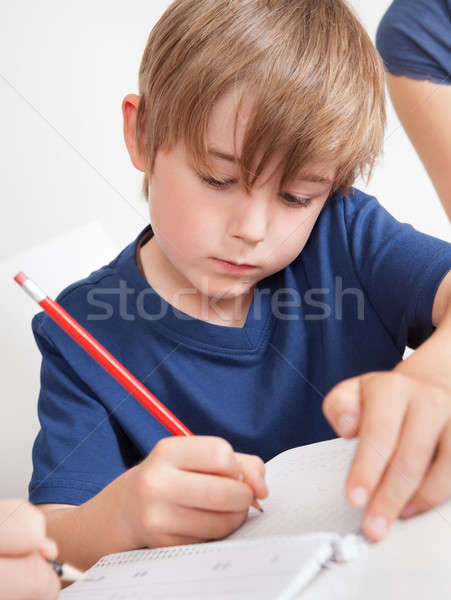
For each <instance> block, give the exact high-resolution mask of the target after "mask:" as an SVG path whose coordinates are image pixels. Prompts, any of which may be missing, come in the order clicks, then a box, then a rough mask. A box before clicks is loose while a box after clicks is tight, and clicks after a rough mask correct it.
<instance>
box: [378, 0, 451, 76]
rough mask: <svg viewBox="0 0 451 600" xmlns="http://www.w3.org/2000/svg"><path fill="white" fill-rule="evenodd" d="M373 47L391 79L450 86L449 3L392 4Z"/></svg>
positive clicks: (411, 0)
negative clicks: (397, 78)
mask: <svg viewBox="0 0 451 600" xmlns="http://www.w3.org/2000/svg"><path fill="white" fill-rule="evenodd" d="M376 47H377V49H378V51H379V54H380V55H381V57H382V59H383V61H384V64H385V68H386V70H387V71H388V72H389V73H391V74H393V75H397V76H402V75H404V76H406V77H409V78H411V79H419V80H429V81H432V82H435V83H443V84H451V0H395V1H394V2H392V4H391V5H390V6H389V8H388V10H387V12H386V13H385V14H384V16H383V18H382V20H381V22H380V23H379V27H378V29H377V33H376Z"/></svg>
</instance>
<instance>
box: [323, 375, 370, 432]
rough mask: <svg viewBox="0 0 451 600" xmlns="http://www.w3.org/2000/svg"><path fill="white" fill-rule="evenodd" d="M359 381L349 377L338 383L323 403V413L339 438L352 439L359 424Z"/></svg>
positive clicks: (359, 377) (356, 378) (357, 378)
mask: <svg viewBox="0 0 451 600" xmlns="http://www.w3.org/2000/svg"><path fill="white" fill-rule="evenodd" d="M360 380H361V376H358V377H351V378H350V379H345V380H344V381H342V382H340V383H338V384H337V385H336V386H335V387H333V388H332V389H331V391H330V392H329V393H328V394H327V396H326V397H325V398H324V401H323V413H324V416H325V417H326V419H327V420H328V421H329V423H330V425H331V426H332V427H333V428H334V429H335V431H336V432H337V433H338V435H339V436H341V437H344V438H353V437H355V436H356V435H357V433H358V430H359V424H360V412H361V410H360Z"/></svg>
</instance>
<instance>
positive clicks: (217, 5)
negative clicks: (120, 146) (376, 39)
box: [136, 0, 386, 200]
mask: <svg viewBox="0 0 451 600" xmlns="http://www.w3.org/2000/svg"><path fill="white" fill-rule="evenodd" d="M238 84H244V90H245V91H244V94H243V96H242V99H243V98H244V96H247V97H249V98H252V100H253V101H255V102H253V104H252V106H253V111H252V114H253V116H252V117H250V118H249V121H248V124H247V128H246V132H245V135H244V140H243V146H242V152H241V156H240V157H239V162H238V157H237V153H236V141H235V153H234V154H235V156H236V157H237V164H238V166H239V168H240V169H241V176H242V181H243V183H244V185H245V188H246V191H247V192H248V193H249V190H250V189H251V188H252V187H253V185H254V182H255V181H256V179H257V178H258V177H259V175H260V174H261V173H262V172H263V171H264V169H265V166H266V164H267V163H268V161H269V160H270V159H271V156H272V155H273V153H274V152H275V151H276V150H278V149H283V153H282V155H283V159H282V161H281V162H280V164H279V166H278V168H281V167H283V171H282V172H283V175H282V179H281V186H282V187H284V186H285V185H286V184H287V183H288V182H289V181H290V180H291V179H292V178H294V177H296V175H297V174H298V172H299V170H300V169H302V168H303V167H304V165H306V164H307V162H310V161H320V162H321V161H332V162H333V164H335V165H336V166H337V171H336V176H335V180H334V184H333V188H332V192H331V193H335V192H336V191H339V192H341V193H342V194H344V195H346V194H347V193H348V192H349V190H350V187H351V186H352V184H353V182H354V181H355V179H356V177H357V175H358V174H360V175H361V176H362V177H364V176H365V171H366V170H368V179H367V181H369V179H370V177H371V174H372V171H373V167H374V164H375V161H376V158H377V156H378V155H379V154H380V152H381V151H382V145H383V139H384V130H385V125H386V112H385V77H384V68H383V63H382V60H381V58H380V57H379V54H378V53H377V51H376V49H375V47H374V45H373V43H372V42H371V39H370V38H369V36H368V34H367V33H366V31H365V29H364V28H363V26H362V25H361V23H360V22H359V20H358V18H357V17H356V15H355V14H354V13H353V11H352V10H351V8H350V7H349V6H348V5H347V4H346V3H345V2H344V1H343V0H175V1H174V2H172V4H171V5H170V6H169V7H168V9H167V10H166V11H165V13H164V14H163V15H162V16H161V18H160V19H159V21H158V22H157V23H156V25H155V26H154V27H153V29H152V31H151V32H150V35H149V38H148V41H147V45H146V48H145V50H144V54H143V57H142V61H141V66H140V70H139V94H140V102H139V107H138V114H137V124H136V136H137V139H138V140H140V141H141V142H142V141H144V148H143V146H142V144H140V151H141V152H144V153H145V159H146V168H145V175H144V180H143V186H142V193H143V195H144V197H145V198H146V200H149V181H150V179H149V178H150V177H151V175H152V172H153V168H154V162H155V157H156V153H157V151H158V149H160V148H162V149H163V148H164V149H171V148H172V147H173V144H175V143H176V142H177V141H178V140H180V139H182V140H184V142H185V144H186V148H187V150H188V152H189V155H190V156H191V157H192V161H193V163H194V166H195V168H197V169H198V171H199V172H202V173H203V174H204V175H206V176H210V177H213V178H214V179H217V180H218V181H224V178H223V177H221V176H220V174H219V173H217V172H216V170H215V168H214V166H213V163H212V161H211V159H210V157H209V154H208V146H207V142H206V134H207V121H208V117H209V113H210V111H211V108H212V105H213V103H214V102H215V101H216V100H217V99H218V98H219V97H220V96H221V95H222V94H223V93H225V92H226V91H228V90H229V89H230V88H233V87H234V86H237V85H238ZM240 106H241V104H240ZM238 113H239V107H238V110H237V117H238ZM237 122H238V119H236V121H235V134H236V124H237ZM234 139H236V138H234ZM259 149H262V151H263V154H262V158H261V161H260V163H259V164H258V166H257V168H256V170H255V171H254V172H253V171H252V170H251V166H252V165H253V164H254V160H255V156H256V153H257V151H258V150H259ZM252 175H253V176H254V177H253V178H252Z"/></svg>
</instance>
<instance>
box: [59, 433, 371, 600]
mask: <svg viewBox="0 0 451 600" xmlns="http://www.w3.org/2000/svg"><path fill="white" fill-rule="evenodd" d="M355 444H356V440H344V439H341V438H339V439H335V440H329V441H326V442H320V443H318V444H311V445H308V446H301V447H299V448H293V449H291V450H287V451H286V452H283V453H281V454H279V455H278V456H276V457H275V458H273V459H272V460H270V461H268V463H266V473H267V482H268V487H269V490H270V495H269V496H268V498H267V499H266V500H263V501H261V504H262V507H263V509H264V513H259V512H258V511H256V510H255V509H253V508H251V509H250V511H249V515H248V518H247V520H246V522H245V523H244V524H243V525H242V527H241V528H240V529H239V530H238V531H236V532H234V533H233V534H232V535H230V536H228V537H227V538H226V539H224V540H221V541H219V542H209V543H206V544H194V545H189V546H174V547H170V548H161V549H155V550H136V551H132V552H122V553H118V554H110V555H108V556H105V557H103V558H102V559H100V561H99V562H97V563H96V564H95V565H94V566H93V567H92V568H91V569H89V571H87V572H86V575H85V578H84V579H83V580H82V581H79V582H77V583H75V584H73V585H72V586H70V587H69V588H67V589H66V590H64V591H63V592H62V593H61V598H62V599H63V600H72V599H73V600H76V599H80V600H91V599H92V600H148V599H149V598H152V600H163V599H164V600H178V599H180V600H185V599H186V600H188V599H192V600H194V599H199V600H202V599H209V600H211V599H212V598H214V599H215V600H223V599H224V600H225V599H227V600H231V599H240V600H241V599H243V600H254V599H255V600H257V599H258V600H266V599H268V600H289V599H291V598H295V597H297V596H298V595H299V593H300V592H301V591H302V589H304V588H305V587H306V586H307V585H308V584H309V583H310V582H311V581H312V580H313V579H314V578H315V577H320V576H321V575H320V574H321V571H322V570H323V569H325V568H340V566H339V564H338V563H340V562H346V561H349V560H355V559H358V556H359V555H360V554H361V553H362V552H363V551H365V549H366V548H367V542H366V541H365V539H364V538H363V536H362V535H361V534H360V532H359V524H360V520H361V516H362V512H363V509H360V510H357V509H354V508H352V507H350V506H349V505H348V504H347V503H346V501H345V497H344V482H345V479H346V475H347V471H348V468H349V466H350V463H351V459H352V456H353V451H354V448H355Z"/></svg>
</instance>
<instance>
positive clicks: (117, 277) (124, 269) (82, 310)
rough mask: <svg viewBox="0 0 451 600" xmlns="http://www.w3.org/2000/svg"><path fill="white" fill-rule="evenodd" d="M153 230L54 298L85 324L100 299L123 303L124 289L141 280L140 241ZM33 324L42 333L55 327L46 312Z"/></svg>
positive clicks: (140, 234) (138, 237) (136, 239)
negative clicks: (139, 266) (137, 261)
mask: <svg viewBox="0 0 451 600" xmlns="http://www.w3.org/2000/svg"><path fill="white" fill-rule="evenodd" d="M150 229H151V227H150V225H148V226H146V227H145V228H144V229H143V230H142V231H141V232H140V233H139V235H138V236H137V237H136V238H135V240H133V241H132V242H131V243H130V244H128V245H127V246H126V247H125V248H123V249H122V250H121V251H120V252H119V254H118V255H117V256H116V257H115V258H113V260H112V261H111V262H109V263H107V264H105V265H103V266H101V267H99V268H98V269H96V270H95V271H92V272H91V273H90V274H89V275H87V276H86V277H83V278H81V279H78V280H77V281H74V282H73V283H71V284H69V285H68V286H66V287H65V288H64V289H62V290H61V291H60V292H59V293H58V295H57V297H56V298H55V300H56V302H58V304H60V306H62V307H63V308H64V309H65V310H66V311H67V312H69V314H70V315H71V316H73V317H74V318H75V319H77V320H79V322H83V324H85V323H84V322H85V321H86V320H89V314H88V313H87V310H88V309H89V310H91V314H92V313H95V310H96V307H97V308H98V307H99V302H100V298H102V299H104V300H105V299H108V301H109V302H111V303H112V304H114V303H116V302H121V292H122V291H124V290H125V292H126V293H127V290H130V289H131V288H133V285H134V284H136V283H138V284H141V283H142V282H140V281H139V279H140V278H143V276H142V275H141V273H140V271H139V270H138V267H137V264H136V259H135V253H136V248H137V245H138V242H139V240H140V239H141V238H142V236H143V235H144V234H145V233H147V232H148V231H149V230H150ZM93 321H94V322H95V319H93ZM32 327H33V330H34V331H36V330H38V329H39V330H40V331H41V332H42V329H43V328H44V329H46V330H48V329H49V328H50V329H53V325H52V324H51V319H50V317H48V315H47V314H46V313H45V312H43V311H41V312H39V313H37V314H36V315H35V316H34V317H33V320H32Z"/></svg>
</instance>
